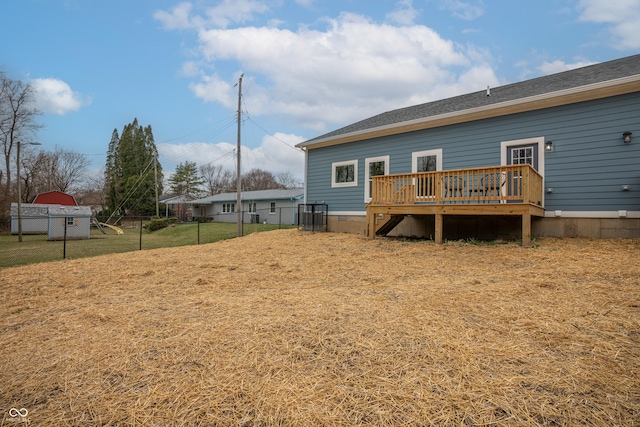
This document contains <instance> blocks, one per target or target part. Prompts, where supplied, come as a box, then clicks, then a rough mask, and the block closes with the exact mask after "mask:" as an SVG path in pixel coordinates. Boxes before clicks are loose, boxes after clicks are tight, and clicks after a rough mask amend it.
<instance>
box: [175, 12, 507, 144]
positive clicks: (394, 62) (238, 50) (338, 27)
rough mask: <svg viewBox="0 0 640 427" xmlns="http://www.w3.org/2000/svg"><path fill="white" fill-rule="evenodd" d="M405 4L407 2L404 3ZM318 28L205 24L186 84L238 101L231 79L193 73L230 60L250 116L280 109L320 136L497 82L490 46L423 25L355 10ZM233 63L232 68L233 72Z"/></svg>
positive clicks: (204, 95)
mask: <svg viewBox="0 0 640 427" xmlns="http://www.w3.org/2000/svg"><path fill="white" fill-rule="evenodd" d="M403 4H404V5H410V2H406V3H403ZM323 22H324V24H325V26H324V27H323V28H320V29H310V28H306V27H304V28H299V29H297V30H295V31H293V30H289V29H281V28H274V27H266V26H263V27H251V26H245V27H239V28H234V29H224V28H211V29H200V30H199V31H198V37H199V39H198V41H199V46H200V52H201V58H200V59H199V61H193V62H190V63H189V64H188V65H186V66H185V68H184V70H185V73H187V71H188V74H190V75H192V76H199V77H197V79H196V80H194V81H193V82H192V83H191V85H190V89H191V90H192V91H193V93H194V94H195V95H196V96H197V97H199V98H201V99H203V100H205V101H207V102H217V103H220V104H222V105H225V106H227V107H230V108H231V107H233V106H234V105H235V103H236V101H235V100H236V97H237V89H235V88H234V87H233V84H234V83H235V82H236V81H237V75H239V71H237V75H236V76H228V75H225V76H222V75H219V74H217V73H210V72H206V71H205V69H204V68H201V69H200V70H196V69H195V65H196V64H200V65H202V64H207V65H208V66H209V67H212V68H214V67H215V68H216V69H217V70H220V69H222V67H220V66H217V65H218V64H220V65H221V64H222V63H224V62H229V63H232V64H240V65H234V66H235V67H238V68H240V69H242V70H243V71H244V72H245V73H246V74H245V81H247V86H246V87H247V88H248V89H247V90H246V91H245V93H244V97H245V102H246V103H248V104H249V105H250V112H251V113H252V114H254V115H260V114H281V115H287V116H290V117H292V118H293V120H294V121H295V122H296V123H297V124H299V125H304V126H307V127H309V128H312V129H314V130H315V131H318V132H322V131H324V130H326V129H327V128H328V125H329V124H331V127H334V126H335V124H345V123H348V122H351V121H354V120H359V119H362V118H364V117H367V116H368V115H371V114H377V113H380V112H383V111H386V110H389V109H392V108H397V107H401V106H407V105H411V104H412V103H416V102H427V101H431V100H435V99H440V98H442V97H448V96H454V95H458V94H461V93H466V92H470V91H475V90H480V89H482V88H484V87H486V86H487V85H488V84H489V85H495V84H497V82H498V79H497V78H496V77H495V75H494V74H493V72H492V71H491V68H490V67H488V66H487V65H486V63H487V62H488V61H489V60H490V57H489V55H488V54H487V53H486V52H481V51H477V50H475V49H474V48H473V47H472V46H468V47H462V46H458V45H456V44H455V43H453V42H452V41H450V40H446V39H444V38H442V37H441V36H440V35H439V34H438V33H436V32H435V31H434V30H432V29H431V28H428V27H426V26H423V25H405V26H396V25H391V24H380V23H376V22H372V21H371V20H369V19H367V18H365V17H363V16H361V15H356V14H348V13H344V14H341V15H340V16H339V17H337V18H335V19H326V20H324V21H323ZM238 68H236V69H238Z"/></svg>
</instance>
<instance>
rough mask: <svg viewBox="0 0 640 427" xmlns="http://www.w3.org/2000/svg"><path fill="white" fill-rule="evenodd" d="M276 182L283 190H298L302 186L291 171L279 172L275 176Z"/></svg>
mask: <svg viewBox="0 0 640 427" xmlns="http://www.w3.org/2000/svg"><path fill="white" fill-rule="evenodd" d="M276 181H277V182H278V184H280V185H282V187H283V188H300V187H302V184H301V183H300V181H298V180H297V179H296V177H295V176H294V175H293V174H292V173H291V171H286V172H280V173H279V174H277V175H276Z"/></svg>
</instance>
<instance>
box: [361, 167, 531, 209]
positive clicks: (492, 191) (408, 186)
mask: <svg viewBox="0 0 640 427" xmlns="http://www.w3.org/2000/svg"><path fill="white" fill-rule="evenodd" d="M370 203H371V204H372V205H414V204H464V203H530V204H534V205H538V206H542V176H541V175H540V174H539V173H538V172H537V171H536V170H535V169H534V168H533V167H531V165H528V164H524V165H512V166H494V167H486V168H473V169H457V170H447V171H437V172H420V173H411V174H396V175H381V176H375V177H373V183H372V197H371V202H370Z"/></svg>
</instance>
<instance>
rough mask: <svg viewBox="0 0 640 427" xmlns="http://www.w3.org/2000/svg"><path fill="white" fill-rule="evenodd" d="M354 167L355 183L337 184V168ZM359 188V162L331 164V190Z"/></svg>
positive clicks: (350, 161) (349, 161) (348, 161)
mask: <svg viewBox="0 0 640 427" xmlns="http://www.w3.org/2000/svg"><path fill="white" fill-rule="evenodd" d="M347 165H353V182H336V168H337V167H338V166H347ZM357 186H358V160H357V159H356V160H347V161H344V162H334V163H331V188H340V187H357Z"/></svg>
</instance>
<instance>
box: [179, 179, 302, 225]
mask: <svg viewBox="0 0 640 427" xmlns="http://www.w3.org/2000/svg"><path fill="white" fill-rule="evenodd" d="M303 195H304V190H303V189H301V188H296V189H291V190H259V191H244V192H242V194H241V200H242V221H243V222H245V223H252V222H253V223H258V222H259V223H264V224H291V225H295V224H297V220H296V217H297V211H298V205H299V204H300V203H302V199H303ZM236 204H237V193H221V194H216V195H214V196H209V197H205V198H203V199H198V200H193V201H192V202H191V205H192V207H193V215H194V216H195V217H209V218H212V219H213V221H220V222H236V221H237V210H236Z"/></svg>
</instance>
